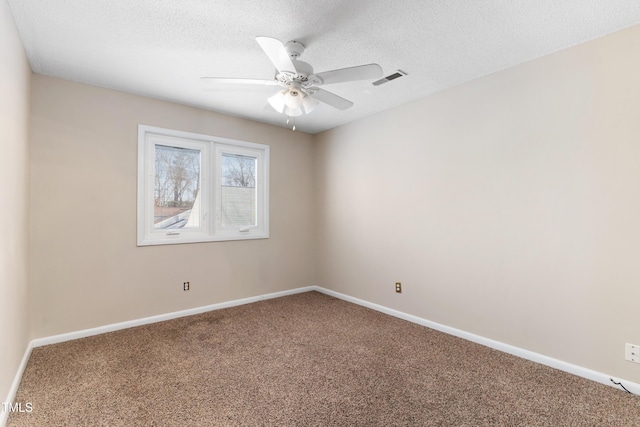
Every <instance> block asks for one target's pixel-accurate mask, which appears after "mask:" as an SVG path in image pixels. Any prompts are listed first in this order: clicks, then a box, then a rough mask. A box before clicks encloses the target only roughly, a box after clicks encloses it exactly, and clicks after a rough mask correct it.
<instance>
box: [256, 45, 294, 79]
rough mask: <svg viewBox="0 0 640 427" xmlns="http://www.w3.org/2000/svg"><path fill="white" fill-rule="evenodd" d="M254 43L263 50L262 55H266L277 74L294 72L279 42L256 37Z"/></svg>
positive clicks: (287, 55)
mask: <svg viewBox="0 0 640 427" xmlns="http://www.w3.org/2000/svg"><path fill="white" fill-rule="evenodd" d="M256 41H257V42H258V44H259V45H260V47H261V48H262V50H264V53H266V54H267V56H268V57H269V59H270V60H271V62H272V63H273V65H274V66H275V67H276V69H277V70H278V72H280V73H281V72H283V71H289V72H290V73H295V72H296V67H295V65H293V62H292V61H291V58H290V57H289V53H288V52H287V50H286V49H285V48H284V45H283V44H282V42H281V41H280V40H278V39H272V38H271V37H256Z"/></svg>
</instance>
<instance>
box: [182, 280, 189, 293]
mask: <svg viewBox="0 0 640 427" xmlns="http://www.w3.org/2000/svg"><path fill="white" fill-rule="evenodd" d="M182 290H183V291H188V290H189V282H182Z"/></svg>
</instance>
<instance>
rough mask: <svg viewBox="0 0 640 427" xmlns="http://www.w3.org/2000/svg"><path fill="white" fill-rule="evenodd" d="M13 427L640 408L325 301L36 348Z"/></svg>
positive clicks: (493, 416) (550, 418)
mask: <svg viewBox="0 0 640 427" xmlns="http://www.w3.org/2000/svg"><path fill="white" fill-rule="evenodd" d="M16 401H17V402H31V403H32V405H33V411H32V412H31V413H12V414H11V415H10V418H9V422H8V425H9V426H47V427H49V426H489V425H491V426H493V425H504V426H640V397H638V396H634V395H631V394H628V393H625V392H624V391H619V390H617V389H614V388H613V387H607V386H604V385H602V384H598V383H595V382H592V381H589V380H585V379H582V378H579V377H576V376H573V375H570V374H567V373H564V372H561V371H558V370H555V369H552V368H549V367H546V366H542V365H538V364H536V363H533V362H529V361H526V360H523V359H520V358H517V357H514V356H510V355H507V354H504V353H501V352H499V351H496V350H492V349H489V348H487V347H483V346H481V345H477V344H474V343H470V342H467V341H465V340H462V339H459V338H455V337H452V336H449V335H446V334H443V333H440V332H437V331H434V330H431V329H428V328H425V327H422V326H418V325H415V324H412V323H409V322H405V321H403V320H399V319H396V318H393V317H390V316H387V315H384V314H381V313H378V312H375V311H373V310H369V309H366V308H363V307H360V306H357V305H354V304H350V303H347V302H344V301H341V300H338V299H335V298H332V297H329V296H326V295H323V294H320V293H317V292H309V293H304V294H298V295H293V296H289V297H284V298H279V299H274V300H268V301H262V302H258V303H254V304H249V305H245V306H240V307H234V308H229V309H224V310H219V311H214V312H210V313H205V314H201V315H197V316H192V317H187V318H181V319H176V320H171V321H168V322H163V323H156V324H153V325H147V326H141V327H138V328H132V329H127V330H123V331H118V332H112V333H108V334H104V335H99V336H94V337H89V338H84V339H80V340H76V341H70V342H65V343H61V344H55V345H51V346H47V347H41V348H36V349H34V350H33V354H32V356H31V359H30V360H29V363H28V366H27V368H26V371H25V373H24V376H23V379H22V383H21V385H20V388H19V390H18V394H17V396H16Z"/></svg>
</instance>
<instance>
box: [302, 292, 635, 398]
mask: <svg viewBox="0 0 640 427" xmlns="http://www.w3.org/2000/svg"><path fill="white" fill-rule="evenodd" d="M313 290H315V291H318V292H321V293H323V294H326V295H330V296H332V297H336V298H339V299H341V300H344V301H348V302H351V303H354V304H358V305H361V306H363V307H367V308H370V309H372V310H376V311H379V312H381V313H385V314H388V315H390V316H393V317H397V318H400V319H403V320H407V321H409V322H412V323H417V324H419V325H422V326H426V327H428V328H431V329H435V330H437V331H440V332H444V333H446V334H449V335H453V336H456V337H459V338H463V339H466V340H468V341H472V342H475V343H477V344H482V345H484V346H486V347H490V348H493V349H496V350H500V351H502V352H504V353H509V354H512V355H514V356H518V357H522V358H523V359H527V360H531V361H532V362H536V363H540V364H542V365H546V366H550V367H552V368H555V369H559V370H561V371H564V372H568V373H570V374H574V375H577V376H579V377H582V378H586V379H589V380H592V381H596V382H599V383H601V384H605V385H608V386H611V387H615V388H617V389H619V390H622V388H621V387H620V386H619V385H616V384H614V383H613V381H615V382H616V383H620V384H622V385H623V386H624V388H626V389H627V390H628V391H629V392H630V393H633V394H635V395H639V396H640V384H638V383H634V382H632V381H627V380H624V379H619V378H614V377H612V376H610V375H606V374H603V373H601V372H598V371H594V370H591V369H587V368H584V367H582V366H578V365H574V364H571V363H568V362H564V361H562V360H558V359H554V358H552V357H548V356H545V355H543V354H540V353H535V352H533V351H529V350H525V349H522V348H519V347H514V346H512V345H509V344H505V343H503V342H500V341H495V340H492V339H489V338H485V337H482V336H480V335H475V334H472V333H469V332H465V331H462V330H460V329H456V328H452V327H450V326H446V325H442V324H440V323H436V322H432V321H430V320H427V319H423V318H421V317H417V316H413V315H411V314H407V313H403V312H401V311H398V310H394V309H392V308H388V307H385V306H382V305H378V304H374V303H371V302H369V301H365V300H361V299H359V298H354V297H352V296H349V295H345V294H341V293H340V292H336V291H332V290H330V289H325V288H321V287H319V286H315V287H313Z"/></svg>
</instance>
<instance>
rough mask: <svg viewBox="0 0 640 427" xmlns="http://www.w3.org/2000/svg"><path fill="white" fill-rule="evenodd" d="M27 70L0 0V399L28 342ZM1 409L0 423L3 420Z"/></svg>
mask: <svg viewBox="0 0 640 427" xmlns="http://www.w3.org/2000/svg"><path fill="white" fill-rule="evenodd" d="M30 78H31V69H30V68H29V64H28V62H27V58H26V56H25V54H24V50H23V49H22V44H21V43H20V39H19V38H18V33H17V31H16V27H15V24H14V22H13V16H12V15H11V11H10V10H9V6H8V5H7V3H6V1H4V0H0V94H1V96H0V133H1V134H2V143H1V152H2V155H1V158H2V166H0V183H1V185H0V224H1V226H2V238H0V331H2V332H1V333H0V336H1V337H2V344H0V346H1V350H0V399H2V400H1V401H2V402H4V400H5V398H6V397H7V395H8V393H9V389H10V387H11V383H12V381H13V379H14V377H15V375H16V372H17V370H18V366H19V365H20V361H21V360H22V356H23V355H24V352H25V350H26V348H27V343H28V342H29V330H28V328H29V325H28V305H27V283H28V278H27V255H28V248H27V244H28V235H29V234H28V200H29V199H28V178H29V164H28V143H27V141H28V133H27V132H28V120H29V80H30ZM1 420H2V414H1V409H0V423H1V422H2V421H1Z"/></svg>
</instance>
